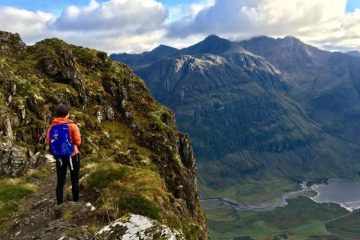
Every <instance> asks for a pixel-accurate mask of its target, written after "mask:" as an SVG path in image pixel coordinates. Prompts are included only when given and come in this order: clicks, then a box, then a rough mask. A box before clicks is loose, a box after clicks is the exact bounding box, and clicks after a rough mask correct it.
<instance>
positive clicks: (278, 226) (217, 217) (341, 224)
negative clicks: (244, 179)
mask: <svg viewBox="0 0 360 240" xmlns="http://www.w3.org/2000/svg"><path fill="white" fill-rule="evenodd" d="M288 203H289V204H288V205H287V206H286V207H283V208H277V209H275V210H272V211H267V212H250V211H236V210H233V209H231V208H229V207H227V206H223V207H220V208H210V207H209V208H205V212H206V215H207V219H208V226H209V229H210V234H211V236H212V239H236V240H240V239H241V240H242V239H244V240H246V239H248V240H250V239H254V240H280V239H289V240H302V239H304V240H305V239H306V240H307V239H309V240H317V239H327V240H330V239H331V240H335V239H349V240H350V239H359V236H360V230H359V227H358V226H359V223H360V213H357V212H355V213H349V212H347V211H346V210H345V209H344V208H341V207H340V206H339V205H337V204H318V203H315V202H313V201H312V200H310V199H308V198H305V197H299V198H297V199H292V200H289V201H288ZM356 236H357V237H358V238H356ZM354 237H355V238H354Z"/></svg>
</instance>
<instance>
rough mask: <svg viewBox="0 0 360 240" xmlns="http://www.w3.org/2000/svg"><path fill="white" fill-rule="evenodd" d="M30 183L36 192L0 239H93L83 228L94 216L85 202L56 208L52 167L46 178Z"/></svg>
mask: <svg viewBox="0 0 360 240" xmlns="http://www.w3.org/2000/svg"><path fill="white" fill-rule="evenodd" d="M49 164H50V163H49ZM31 182H32V183H34V184H36V185H38V186H39V189H38V191H37V193H35V194H33V195H31V196H30V197H28V198H27V199H25V201H24V202H23V203H22V204H21V206H20V208H19V212H18V213H17V214H15V216H14V217H13V219H12V221H11V223H10V226H9V228H8V230H7V231H6V232H5V233H4V234H3V235H0V239H3V240H5V239H6V240H8V239H9V240H10V239H11V240H12V239H21V240H22V239H24V240H27V239H31V240H34V239H41V240H47V239H49V240H50V239H51V240H54V239H61V240H66V239H94V238H93V234H91V231H90V230H89V226H87V225H85V223H88V222H89V218H93V217H94V216H93V215H94V214H93V213H92V212H91V210H90V208H89V207H86V206H85V202H83V201H79V202H78V203H74V202H71V201H67V202H65V203H64V204H62V205H61V206H60V207H59V206H57V205H56V201H55V185H56V173H55V170H54V168H53V167H50V166H49V167H48V169H47V176H46V177H43V178H41V179H32V180H31ZM69 182H70V179H69V176H68V178H67V184H66V187H65V188H68V187H69V184H70V183H69ZM80 200H81V196H80ZM68 236H71V237H68Z"/></svg>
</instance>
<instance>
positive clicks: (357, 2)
mask: <svg viewBox="0 0 360 240" xmlns="http://www.w3.org/2000/svg"><path fill="white" fill-rule="evenodd" d="M356 8H360V0H348V2H347V5H346V10H347V11H348V12H352V11H354V10H355V9H356Z"/></svg>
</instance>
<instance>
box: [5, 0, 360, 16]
mask: <svg viewBox="0 0 360 240" xmlns="http://www.w3.org/2000/svg"><path fill="white" fill-rule="evenodd" d="M105 1H106V0H98V1H97V2H105ZM160 2H162V3H163V4H165V5H166V6H168V7H174V6H176V5H179V4H183V5H186V4H191V3H195V2H197V1H196V0H160ZM88 3H89V0H61V1H56V0H55V1H51V0H50V1H49V0H0V6H14V7H19V8H25V9H28V10H33V11H36V10H41V11H51V12H54V13H60V12H61V11H62V10H63V9H65V8H66V7H67V6H69V5H76V6H79V7H82V6H86V5H87V4H88ZM356 8H360V0H348V2H347V7H346V9H347V11H349V12H351V11H353V10H354V9H356Z"/></svg>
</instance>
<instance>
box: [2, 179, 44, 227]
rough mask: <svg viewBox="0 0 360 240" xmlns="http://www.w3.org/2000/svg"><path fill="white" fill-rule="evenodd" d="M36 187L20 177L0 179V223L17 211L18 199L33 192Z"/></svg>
mask: <svg viewBox="0 0 360 240" xmlns="http://www.w3.org/2000/svg"><path fill="white" fill-rule="evenodd" d="M36 189H37V187H36V186H35V185H32V184H28V183H25V182H23V181H22V180H20V179H4V180H0V224H1V223H3V222H4V221H6V220H7V219H9V218H10V217H11V216H12V214H13V213H14V212H16V211H17V209H18V205H19V203H20V201H21V200H22V199H23V198H25V197H26V196H28V195H30V194H32V193H34V192H35V191H36Z"/></svg>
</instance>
